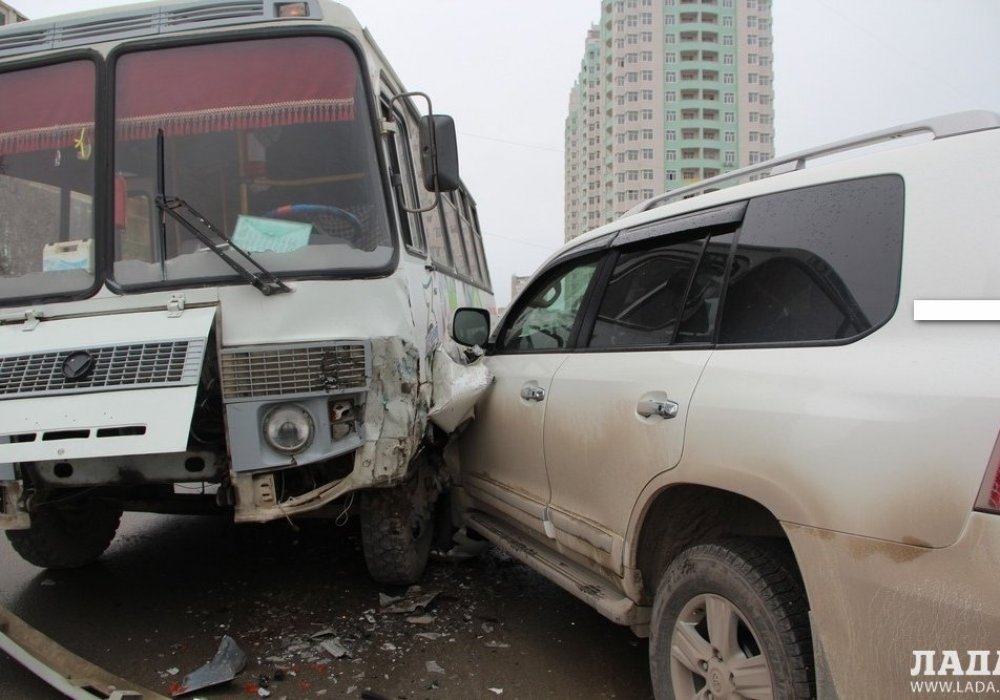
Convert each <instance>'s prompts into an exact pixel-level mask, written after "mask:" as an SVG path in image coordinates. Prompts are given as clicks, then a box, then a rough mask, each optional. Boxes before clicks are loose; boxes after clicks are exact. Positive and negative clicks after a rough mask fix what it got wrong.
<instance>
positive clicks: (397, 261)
mask: <svg viewBox="0 0 1000 700" xmlns="http://www.w3.org/2000/svg"><path fill="white" fill-rule="evenodd" d="M421 113H424V116H420V114H421ZM492 305H493V301H492V294H491V291H490V280H489V274H488V271H487V267H486V259H485V256H484V253H483V245H482V239H481V235H480V232H479V225H478V219H477V215H476V208H475V202H474V201H473V199H472V197H471V196H470V195H469V194H468V192H467V191H466V189H465V187H464V185H463V183H462V182H461V180H460V179H459V176H458V161H457V149H456V144H455V134H454V124H453V123H452V121H451V120H450V118H448V117H445V116H442V115H435V114H433V109H432V106H431V104H430V100H429V99H425V97H424V96H423V95H421V94H419V93H407V92H406V91H405V90H404V88H403V86H402V85H401V83H400V80H399V79H398V77H397V76H396V74H395V72H394V71H393V69H392V68H391V67H390V66H389V64H388V63H387V62H386V60H385V58H384V57H383V55H382V53H381V52H380V51H379V49H378V47H377V46H376V44H375V43H374V41H373V40H372V38H371V36H370V35H369V33H368V32H367V31H366V30H365V29H363V28H362V26H361V25H360V24H359V23H358V21H357V20H356V19H355V18H354V16H353V15H352V14H351V12H350V11H348V10H347V9H346V8H344V7H343V6H341V5H338V4H335V3H333V2H329V1H328V0H306V1H304V2H285V1H284V0H225V1H223V0H216V1H205V2H155V3H144V4H137V5H132V6H124V7H117V8H113V9H107V10H103V11H97V12H87V13H79V14H73V15H66V16H63V17H57V18H53V19H44V20H38V21H30V22H25V23H21V24H17V25H11V26H8V27H4V28H2V29H0V527H2V528H3V529H5V530H6V531H7V536H8V538H9V539H10V541H11V543H12V545H13V547H14V549H16V550H17V552H18V553H19V554H20V555H21V556H22V557H24V558H25V559H27V560H28V561H30V562H32V563H33V564H36V565H38V566H42V567H53V568H59V567H74V566H81V565H84V564H87V563H89V562H92V561H94V560H95V559H97V558H98V557H100V555H101V554H102V553H103V552H104V550H105V549H106V548H107V546H108V545H109V544H110V542H111V540H112V538H113V537H114V534H115V532H116V529H117V527H118V525H119V520H120V517H121V514H122V512H123V511H130V510H132V511H152V512H166V513H188V512H210V511H216V512H218V511H220V510H221V511H222V512H230V513H232V516H233V517H234V518H235V520H236V521H237V522H263V521H269V520H275V519H284V518H295V517H297V516H305V515H307V514H308V515H311V516H322V517H332V518H346V517H347V516H348V515H349V514H351V513H355V512H356V513H358V514H359V515H360V521H361V530H362V540H363V544H364V553H365V558H366V561H367V563H368V567H369V570H370V572H371V573H372V575H373V576H374V577H375V578H376V579H377V580H379V581H381V582H389V583H404V582H411V581H413V580H415V579H416V578H417V577H418V576H419V575H420V573H421V572H422V570H423V567H424V565H425V563H426V560H427V556H428V551H429V548H430V544H431V536H432V534H431V531H432V527H431V523H432V514H433V510H434V503H435V500H436V497H437V495H438V494H439V493H440V492H441V491H442V489H444V488H446V486H447V475H446V474H445V473H444V471H443V470H442V469H441V467H440V464H441V460H440V450H441V447H440V446H441V445H442V444H443V442H444V439H443V438H444V430H442V428H441V427H438V426H436V425H434V424H433V422H432V419H429V415H430V416H433V415H434V413H435V411H439V410H441V409H442V408H446V407H445V406H444V405H443V404H444V403H445V401H446V400H447V399H448V398H449V386H448V385H447V382H446V381H445V380H443V379H441V377H443V376H445V375H447V376H455V375H454V372H455V371H456V369H455V368H456V367H457V366H459V365H457V364H454V361H453V360H452V359H450V357H449V353H451V356H454V357H456V358H457V357H458V356H457V355H455V353H456V352H457V350H455V349H454V346H450V343H451V341H450V340H447V339H448V337H449V327H448V325H449V323H450V320H449V319H450V318H451V314H452V312H453V311H454V309H455V308H457V307H459V306H480V307H482V306H485V307H491V306H492ZM446 344H449V345H447V346H446ZM435 367H436V368H437V371H435ZM435 377H438V381H436V382H435Z"/></svg>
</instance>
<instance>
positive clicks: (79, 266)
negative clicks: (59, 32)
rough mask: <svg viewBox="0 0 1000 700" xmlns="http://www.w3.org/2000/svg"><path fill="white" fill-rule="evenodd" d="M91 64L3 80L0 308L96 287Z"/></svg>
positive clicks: (42, 69)
mask: <svg viewBox="0 0 1000 700" xmlns="http://www.w3.org/2000/svg"><path fill="white" fill-rule="evenodd" d="M96 75H97V70H96V67H95V65H94V64H93V63H92V62H90V61H70V62H67V63H61V64H55V65H48V66H39V67H34V68H28V69H22V70H17V71H11V72H5V73H0V95H3V98H2V99H0V301H3V300H13V299H20V298H29V297H35V298H37V297H48V296H57V295H68V294H79V293H82V292H85V291H86V290H88V289H90V288H92V287H93V285H94V250H93V246H92V243H93V237H94V224H93V221H94V218H93V210H94V207H93V195H94V157H93V155H94V154H93V135H94V113H95V94H96V92H97V90H96Z"/></svg>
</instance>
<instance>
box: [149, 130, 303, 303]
mask: <svg viewBox="0 0 1000 700" xmlns="http://www.w3.org/2000/svg"><path fill="white" fill-rule="evenodd" d="M165 181H166V179H165V177H164V158H163V129H160V130H158V131H157V134H156V207H157V209H159V210H160V276H161V277H162V279H164V280H166V279H167V270H166V264H167V253H166V252H167V220H166V216H169V217H170V218H172V219H173V220H174V221H176V222H177V223H179V224H180V225H181V226H183V227H184V228H185V229H187V231H188V232H190V233H191V235H192V236H194V237H195V238H197V239H198V240H199V241H201V242H202V243H203V244H204V245H206V246H207V247H208V248H209V249H210V250H211V251H212V252H213V253H215V254H216V255H218V256H219V258H221V259H222V261H223V262H224V263H226V264H227V265H229V267H231V268H233V270H235V271H236V274H238V275H239V276H240V277H241V278H242V279H243V280H244V281H245V282H247V283H248V284H251V285H253V286H254V287H256V288H257V289H258V290H259V291H260V293H261V294H263V295H264V296H270V295H272V294H280V293H283V292H290V291H292V289H291V287H289V286H288V285H286V284H285V283H284V282H282V281H281V280H280V279H279V278H278V277H277V276H276V275H275V274H274V273H273V272H271V271H270V270H267V269H265V268H264V267H263V266H262V265H261V264H260V263H258V262H257V261H256V260H254V259H253V258H252V257H251V256H250V254H249V253H247V252H246V251H245V250H243V249H242V248H240V247H239V246H238V245H236V244H235V243H233V240H232V239H231V238H228V237H227V236H226V235H225V234H224V233H222V231H220V230H219V229H218V227H216V226H215V225H214V224H213V223H212V222H211V221H209V220H208V219H206V218H205V217H204V216H202V215H201V214H199V213H198V211H197V210H196V209H195V208H194V207H192V206H191V205H190V204H188V203H187V202H185V201H184V200H183V199H181V198H180V197H168V196H167V195H166V193H165V192H164V188H165V184H164V183H165ZM217 241H221V242H222V243H221V244H220V243H218V242H217ZM233 252H235V253H236V254H237V255H238V256H239V257H237V255H233ZM240 258H242V260H241V259H240Z"/></svg>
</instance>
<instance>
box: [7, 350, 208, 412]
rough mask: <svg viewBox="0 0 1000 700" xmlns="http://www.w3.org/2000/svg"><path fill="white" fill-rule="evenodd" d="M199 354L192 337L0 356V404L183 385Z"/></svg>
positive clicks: (194, 372) (191, 378)
mask: <svg viewBox="0 0 1000 700" xmlns="http://www.w3.org/2000/svg"><path fill="white" fill-rule="evenodd" d="M204 355H205V340H204V338H193V339H189V340H173V341H163V342H147V343H133V344H129V345H111V346H106V347H96V348H73V349H67V350H58V351H55V352H45V353H35V354H31V355H11V356H7V357H0V399H12V398H18V397H24V396H40V395H49V394H74V393H89V392H94V391H109V390H114V389H135V388H153V387H165V386H187V385H191V384H195V383H197V382H198V376H199V374H200V373H201V363H202V359H203V358H204ZM71 356H73V357H74V358H75V361H69V362H68V360H69V358H70V357H71ZM85 366H86V367H89V369H82V368H83V367H85Z"/></svg>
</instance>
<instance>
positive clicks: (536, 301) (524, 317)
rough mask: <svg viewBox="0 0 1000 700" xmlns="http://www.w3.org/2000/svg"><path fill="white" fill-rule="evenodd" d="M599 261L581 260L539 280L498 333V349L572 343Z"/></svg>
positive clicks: (559, 346) (546, 347) (548, 347)
mask: <svg viewBox="0 0 1000 700" xmlns="http://www.w3.org/2000/svg"><path fill="white" fill-rule="evenodd" d="M598 264H599V261H598V260H594V259H589V260H584V261H580V260H578V261H575V262H573V263H572V264H570V265H569V266H568V267H561V268H558V269H557V270H556V271H555V272H554V273H552V274H550V275H547V276H546V277H545V278H543V279H542V280H541V281H540V282H539V283H537V284H535V285H534V286H533V287H532V289H530V290H528V292H527V293H526V296H525V297H523V298H522V299H523V300H522V301H521V303H520V304H519V305H518V307H519V308H516V309H515V312H514V315H513V316H511V318H510V320H509V321H508V322H507V323H506V324H505V326H504V328H502V329H501V330H500V332H499V334H498V335H497V340H496V344H495V348H496V350H498V351H501V352H505V351H506V352H511V351H513V352H517V351H522V352H523V351H528V352H533V351H538V350H561V349H563V348H567V347H569V343H570V340H571V336H572V335H573V330H574V328H575V326H576V323H577V317H578V316H579V314H580V308H581V306H582V304H583V299H584V297H585V296H586V293H587V289H588V288H589V287H590V282H591V280H592V279H593V277H594V272H595V271H596V270H597V267H598Z"/></svg>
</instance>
